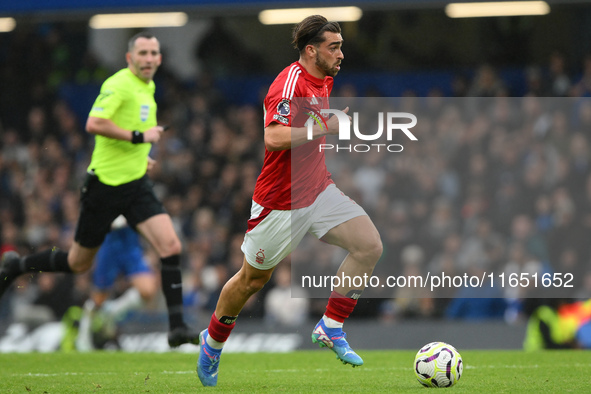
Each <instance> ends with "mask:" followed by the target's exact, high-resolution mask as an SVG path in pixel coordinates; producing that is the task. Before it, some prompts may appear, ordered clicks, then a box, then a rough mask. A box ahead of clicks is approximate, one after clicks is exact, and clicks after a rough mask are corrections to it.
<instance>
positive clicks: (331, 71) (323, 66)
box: [315, 53, 339, 77]
mask: <svg viewBox="0 0 591 394" xmlns="http://www.w3.org/2000/svg"><path fill="white" fill-rule="evenodd" d="M315 65H316V67H318V68H319V69H320V70H322V72H324V74H325V75H328V76H331V77H335V76H336V75H337V74H338V73H339V70H338V68H336V66H335V67H330V65H329V64H328V62H327V61H326V60H324V59H322V58H321V57H320V54H319V53H316V63H315Z"/></svg>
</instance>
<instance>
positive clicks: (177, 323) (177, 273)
mask: <svg viewBox="0 0 591 394" xmlns="http://www.w3.org/2000/svg"><path fill="white" fill-rule="evenodd" d="M160 261H161V262H162V269H161V275H162V292H163V293H164V298H165V299H166V307H167V309H168V322H169V324H170V331H172V330H174V329H175V328H177V327H184V326H185V322H184V320H183V279H182V276H181V256H180V255H179V254H175V255H173V256H170V257H164V258H161V259H160Z"/></svg>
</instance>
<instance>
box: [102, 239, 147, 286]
mask: <svg viewBox="0 0 591 394" xmlns="http://www.w3.org/2000/svg"><path fill="white" fill-rule="evenodd" d="M149 272H152V270H151V269H150V267H149V266H148V263H146V261H145V260H144V253H143V250H142V246H141V244H140V236H139V235H138V233H136V232H135V231H134V230H133V229H132V228H130V227H123V228H120V229H116V230H112V231H111V232H110V233H109V234H107V237H106V238H105V242H104V243H103V244H102V245H101V247H100V249H99V251H98V253H97V254H96V261H95V266H94V272H93V274H92V282H93V284H94V285H95V286H96V287H97V288H98V289H100V290H107V289H109V288H111V287H112V286H113V284H114V283H115V280H116V279H117V277H118V276H119V275H125V276H126V277H127V278H129V277H130V276H133V275H137V274H141V273H149Z"/></svg>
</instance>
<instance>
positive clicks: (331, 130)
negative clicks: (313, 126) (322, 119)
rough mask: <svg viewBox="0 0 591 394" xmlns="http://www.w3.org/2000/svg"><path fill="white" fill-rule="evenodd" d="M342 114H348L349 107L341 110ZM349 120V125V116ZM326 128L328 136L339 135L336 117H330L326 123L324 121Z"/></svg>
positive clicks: (350, 119)
mask: <svg viewBox="0 0 591 394" xmlns="http://www.w3.org/2000/svg"><path fill="white" fill-rule="evenodd" d="M342 112H344V113H348V112H349V107H346V108H345V109H343V110H342ZM347 117H348V118H349V123H351V121H352V118H351V117H350V116H347ZM326 127H327V128H328V134H330V135H337V134H339V119H338V117H337V116H335V115H332V116H331V117H330V118H329V119H328V120H327V121H326Z"/></svg>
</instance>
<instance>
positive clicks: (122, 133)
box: [86, 116, 164, 142]
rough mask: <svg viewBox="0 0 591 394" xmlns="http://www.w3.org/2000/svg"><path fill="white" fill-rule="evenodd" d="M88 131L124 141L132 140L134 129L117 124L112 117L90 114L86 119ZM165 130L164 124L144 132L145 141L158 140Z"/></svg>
mask: <svg viewBox="0 0 591 394" xmlns="http://www.w3.org/2000/svg"><path fill="white" fill-rule="evenodd" d="M86 131H88V132H89V133H90V134H95V135H102V136H103V137H107V138H113V139H116V140H122V141H132V138H133V133H134V130H125V129H122V128H121V127H119V126H117V125H116V124H115V123H114V122H113V121H112V120H111V119H105V118H99V117H96V116H89V117H88V119H87V121H86ZM163 131H164V127H162V126H154V127H151V128H149V129H148V130H145V131H144V132H143V141H141V142H158V140H160V135H161V134H162V132H163Z"/></svg>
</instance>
